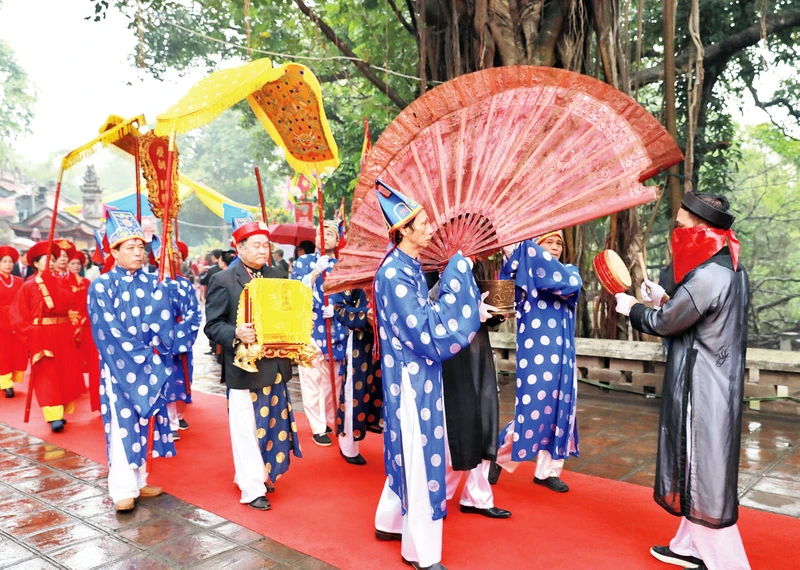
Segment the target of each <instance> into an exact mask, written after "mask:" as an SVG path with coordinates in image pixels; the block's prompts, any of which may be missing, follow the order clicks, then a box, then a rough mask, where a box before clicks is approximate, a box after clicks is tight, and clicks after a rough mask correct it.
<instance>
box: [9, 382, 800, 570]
mask: <svg viewBox="0 0 800 570" xmlns="http://www.w3.org/2000/svg"><path fill="white" fill-rule="evenodd" d="M24 395H25V394H24V391H22V390H20V391H18V396H17V397H16V398H14V399H13V400H5V399H3V400H0V421H2V422H4V423H6V424H8V425H11V426H13V427H16V428H19V429H23V430H25V431H26V432H28V433H30V434H32V435H35V436H37V437H40V438H42V439H45V440H46V441H48V442H52V443H54V444H57V445H59V446H61V447H64V448H66V449H69V450H72V451H74V452H75V453H78V454H80V455H83V456H85V457H88V458H90V459H92V460H94V461H98V462H100V463H106V452H105V441H104V438H103V432H102V422H101V419H100V417H99V416H98V415H95V414H92V413H90V412H89V402H88V398H83V399H82V400H81V401H79V402H78V405H77V413H75V414H74V415H73V416H71V417H69V424H68V425H67V426H66V429H65V430H64V432H62V433H60V434H53V433H52V432H51V431H50V429H49V426H48V425H47V423H45V422H44V420H43V419H42V415H41V411H40V410H39V408H36V407H34V410H32V413H31V422H30V423H29V424H27V425H25V424H23V423H22V415H23V407H24ZM194 397H195V404H193V405H191V406H190V407H189V408H188V409H187V413H186V417H187V420H188V421H189V423H190V424H191V426H192V427H191V429H190V430H188V431H184V432H181V438H182V439H181V441H180V442H178V457H176V458H172V459H156V460H155V461H154V467H153V469H154V472H153V474H152V475H151V477H150V480H149V482H150V483H152V484H155V485H160V486H163V487H164V490H165V491H167V492H168V493H170V494H172V495H175V496H177V497H179V498H180V499H182V500H184V501H187V502H189V503H193V504H195V505H198V506H199V507H202V508H204V509H206V510H209V511H212V512H214V513H216V514H218V515H220V516H222V517H225V518H226V519H229V520H232V521H235V522H237V523H239V524H241V525H243V526H246V527H248V528H250V529H252V530H254V531H256V532H259V533H261V534H264V535H266V536H269V537H270V538H272V539H274V540H277V541H279V542H281V543H283V544H286V545H288V546H290V547H292V548H295V549H297V550H300V551H302V552H305V553H307V554H310V555H312V556H315V557H317V558H320V559H322V560H325V561H326V562H329V563H330V564H333V565H335V566H337V567H340V568H359V569H369V568H376V569H378V568H379V569H388V568H398V569H399V568H408V567H407V566H405V565H403V564H402V562H401V561H400V545H399V543H397V542H392V543H383V542H379V541H377V540H375V539H374V538H373V529H374V526H373V525H374V513H375V507H376V505H377V501H378V497H379V496H380V492H381V489H382V486H383V480H384V475H383V464H382V462H381V451H382V443H381V438H380V437H379V436H376V435H375V434H370V435H369V436H368V437H367V439H366V441H365V442H362V447H361V450H362V454H363V455H364V457H365V458H366V459H367V461H368V462H369V463H368V465H367V466H366V467H354V466H350V465H348V464H346V463H345V462H344V461H342V459H341V458H340V456H339V450H338V447H336V446H335V445H334V446H333V447H330V448H320V447H317V446H316V445H314V444H313V443H312V442H311V438H310V437H308V436H307V435H306V434H308V433H309V430H308V424H307V422H306V419H305V416H303V415H302V414H298V418H297V419H298V424H299V427H300V433H301V443H302V444H303V452H304V453H305V457H304V458H303V459H296V458H294V457H293V458H292V464H291V468H290V469H289V472H288V473H287V474H286V475H285V476H284V477H283V478H281V480H280V481H279V482H278V484H277V492H275V493H273V494H271V495H270V497H269V498H270V501H271V502H272V506H273V508H272V510H271V511H269V512H267V513H261V512H256V511H253V510H252V509H249V508H247V507H246V506H243V505H240V504H239V503H238V498H239V493H238V489H237V488H236V487H235V486H234V485H233V483H232V481H233V459H232V456H231V451H230V440H229V435H228V425H227V411H226V405H225V404H226V402H225V398H223V397H220V396H213V395H208V394H202V393H195V394H194ZM532 472H533V469H532V467H531V466H522V467H520V469H518V470H517V472H516V473H514V474H513V475H509V474H508V473H504V474H503V477H502V480H501V482H500V484H499V485H497V486H496V487H495V502H496V504H497V505H498V506H499V507H505V508H509V509H511V510H512V511H513V513H514V514H513V516H512V517H511V519H509V520H505V521H502V520H501V521H495V520H490V519H486V518H484V517H480V516H475V515H464V514H462V513H460V512H459V511H458V505H457V501H456V500H454V501H453V502H451V509H450V514H449V516H448V517H447V520H446V521H445V523H444V553H443V559H442V562H443V563H444V564H445V565H446V566H448V567H450V568H456V569H462V568H492V569H494V568H507V569H516V568H548V569H550V568H553V569H556V568H569V569H574V568H591V569H603V568H609V569H610V568H614V569H619V568H625V569H629V568H634V569H639V568H642V569H648V568H652V569H658V568H661V569H665V568H669V566H666V565H664V564H661V563H659V562H657V561H656V560H655V559H653V558H652V557H651V556H650V554H649V553H648V550H649V548H650V546H652V545H654V544H665V543H667V542H668V541H669V539H670V538H671V537H672V536H673V534H674V533H675V531H676V529H677V527H678V522H679V521H678V519H677V518H675V517H672V516H669V515H667V514H666V513H665V512H664V511H663V510H662V509H661V508H659V507H657V506H656V505H655V503H654V502H653V500H652V490H651V489H649V488H646V487H640V486H637V485H631V484H628V483H621V482H617V481H611V480H608V479H601V478H597V477H590V476H586V475H581V474H578V473H567V474H566V475H565V477H564V479H565V480H566V481H567V482H568V483H569V484H570V487H571V490H570V492H569V493H568V494H566V495H558V494H556V493H553V492H551V491H548V490H546V489H544V488H542V487H538V486H534V485H533V484H532V483H531V482H530V478H531V477H532ZM458 496H459V494H456V498H457V497H458ZM740 513H741V516H740V521H739V527H740V530H741V533H742V536H743V539H744V544H745V548H746V550H747V553H748V556H749V558H750V563H751V565H752V567H753V568H754V569H760V568H769V569H781V568H786V569H789V568H798V567H799V566H798V560H797V550H796V548H797V545H798V544H800V520H796V519H793V518H789V517H784V516H780V515H775V514H770V513H765V512H761V511H755V510H751V509H741V510H740Z"/></svg>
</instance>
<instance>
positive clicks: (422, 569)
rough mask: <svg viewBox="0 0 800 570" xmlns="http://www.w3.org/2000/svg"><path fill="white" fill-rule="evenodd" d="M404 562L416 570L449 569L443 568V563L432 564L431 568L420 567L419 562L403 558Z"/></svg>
mask: <svg viewBox="0 0 800 570" xmlns="http://www.w3.org/2000/svg"><path fill="white" fill-rule="evenodd" d="M403 562H405V563H406V564H408V565H409V566H411V567H412V568H414V570H447V568H446V567H445V566H443V565H442V563H441V562H437V563H436V564H431V565H430V566H420V565H419V562H417V561H416V560H406V559H405V558H403Z"/></svg>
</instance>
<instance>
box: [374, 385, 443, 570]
mask: <svg viewBox="0 0 800 570" xmlns="http://www.w3.org/2000/svg"><path fill="white" fill-rule="evenodd" d="M400 432H401V434H402V438H403V463H404V465H405V473H406V500H407V510H406V515H405V516H403V511H402V505H401V503H400V498H399V497H398V496H397V495H396V494H395V493H394V491H392V490H391V488H389V481H388V479H387V481H386V483H385V484H384V486H383V493H381V498H380V501H379V502H378V510H377V511H376V513H375V528H376V529H377V530H381V531H384V532H392V533H401V534H402V535H403V543H402V546H401V549H400V551H401V553H402V555H403V558H405V559H406V560H408V561H412V562H418V563H419V565H420V566H422V567H426V566H431V565H433V564H436V563H437V562H439V561H441V559H442V520H441V519H439V520H437V521H435V520H432V519H431V501H430V496H429V494H428V477H427V474H426V472H425V454H424V452H423V448H422V431H421V430H420V426H419V416H418V415H417V404H416V402H415V401H414V393H413V390H412V388H411V381H410V380H409V378H408V372H406V371H405V370H403V380H402V389H401V391H400Z"/></svg>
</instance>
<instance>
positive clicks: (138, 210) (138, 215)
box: [133, 137, 142, 225]
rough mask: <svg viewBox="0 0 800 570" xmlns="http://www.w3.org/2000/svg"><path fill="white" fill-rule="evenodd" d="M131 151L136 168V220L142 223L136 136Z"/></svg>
mask: <svg viewBox="0 0 800 570" xmlns="http://www.w3.org/2000/svg"><path fill="white" fill-rule="evenodd" d="M133 146H134V152H133V167H134V169H135V170H136V221H137V222H139V225H142V181H141V177H142V176H141V161H140V160H141V159H140V158H139V138H138V137H137V138H136V144H135V145H133Z"/></svg>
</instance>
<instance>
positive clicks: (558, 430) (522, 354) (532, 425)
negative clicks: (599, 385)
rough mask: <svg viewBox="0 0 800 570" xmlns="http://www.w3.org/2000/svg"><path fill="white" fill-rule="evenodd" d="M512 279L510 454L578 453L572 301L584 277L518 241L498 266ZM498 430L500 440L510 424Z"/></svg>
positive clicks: (563, 455) (515, 457) (528, 456)
mask: <svg viewBox="0 0 800 570" xmlns="http://www.w3.org/2000/svg"><path fill="white" fill-rule="evenodd" d="M500 277H501V278H502V279H513V280H514V281H515V283H516V307H517V354H516V357H517V391H516V395H517V397H516V403H515V408H514V420H513V421H512V424H513V428H514V436H513V444H512V448H511V449H512V459H513V460H514V461H526V460H533V459H535V458H536V454H537V453H538V452H539V451H541V450H546V451H548V452H549V453H550V455H552V457H553V459H565V458H566V457H568V456H569V455H570V454H571V455H576V456H577V455H578V429H577V424H576V421H575V413H576V395H577V375H576V367H575V306H576V305H577V303H578V297H579V295H580V291H581V286H582V284H583V281H582V280H581V276H580V274H579V273H578V269H577V268H576V267H575V266H573V265H564V264H562V263H560V262H559V261H558V260H556V259H555V258H554V257H553V256H552V255H550V253H548V252H547V251H545V250H544V248H542V246H540V245H538V244H537V243H536V242H535V241H532V240H527V241H524V242H522V243H521V244H520V245H519V246H518V247H517V248H516V250H514V253H513V254H512V255H511V257H510V258H509V259H508V261H507V262H506V264H505V266H504V267H503V269H502V271H501V275H500ZM512 424H509V426H506V428H505V429H504V430H502V431H501V433H500V444H502V443H503V441H504V440H505V438H506V435H507V433H508V429H509V427H510V426H511V425H512Z"/></svg>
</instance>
